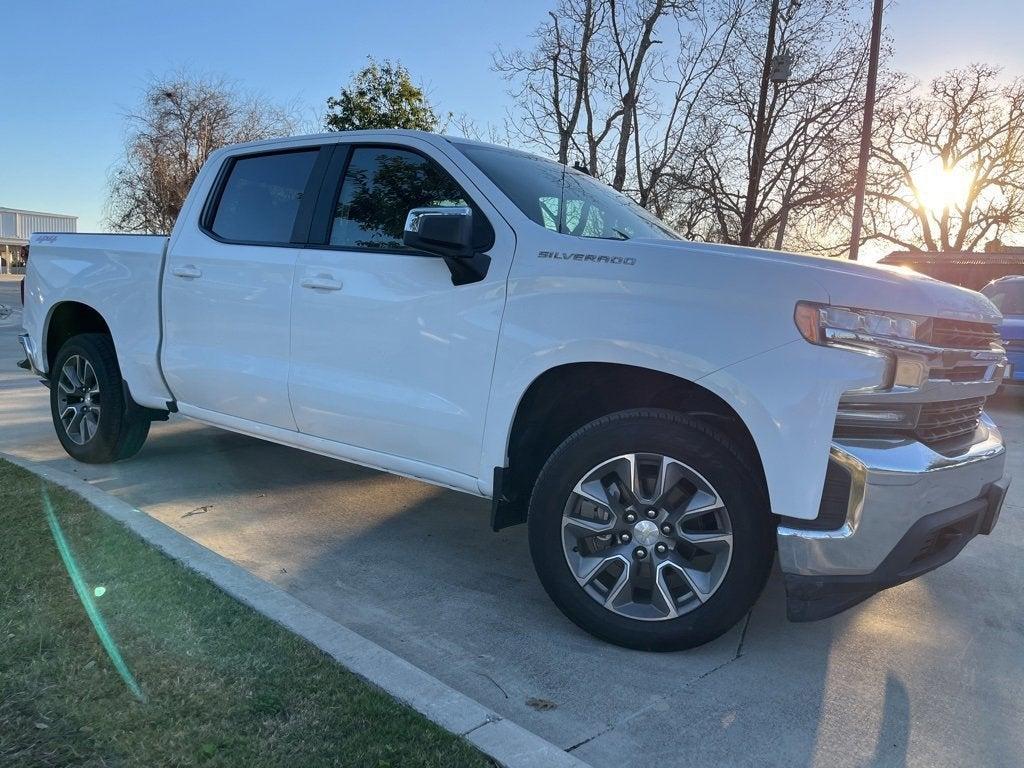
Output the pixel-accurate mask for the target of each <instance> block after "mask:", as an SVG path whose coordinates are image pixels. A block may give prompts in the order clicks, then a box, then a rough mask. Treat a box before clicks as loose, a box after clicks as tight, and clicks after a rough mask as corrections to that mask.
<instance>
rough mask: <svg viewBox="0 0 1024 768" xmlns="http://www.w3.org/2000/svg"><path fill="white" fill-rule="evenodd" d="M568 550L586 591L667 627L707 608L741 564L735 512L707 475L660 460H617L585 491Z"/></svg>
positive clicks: (570, 505)
mask: <svg viewBox="0 0 1024 768" xmlns="http://www.w3.org/2000/svg"><path fill="white" fill-rule="evenodd" d="M562 548H563V551H564V553H565V559H566V562H567V564H568V565H569V569H570V571H571V572H572V574H573V576H574V577H575V578H576V581H577V583H578V584H579V585H580V587H582V588H583V590H584V591H585V592H586V593H587V594H588V595H589V596H590V597H591V598H592V599H593V600H595V601H596V602H598V603H599V604H601V605H603V606H604V607H605V608H607V609H608V610H610V611H613V612H615V613H617V614H619V615H622V616H625V617H627V618H631V619H639V620H643V621H664V620H667V619H674V618H676V617H678V616H681V615H683V614H685V613H689V612H690V611H692V610H695V609H696V608H698V607H700V606H701V605H702V604H704V603H705V602H707V601H708V600H709V599H710V598H711V596H712V595H713V594H714V593H715V592H716V591H717V589H718V588H719V586H721V584H722V581H723V580H724V578H725V575H726V573H727V572H728V570H729V564H730V562H731V560H732V550H733V536H732V525H731V522H730V518H729V511H728V509H726V506H725V503H724V502H723V501H722V498H721V496H719V494H718V492H717V491H716V490H715V489H714V487H713V486H712V485H711V483H710V482H708V480H707V479H705V478H704V477H703V476H702V475H701V474H700V473H699V472H697V471H696V470H695V469H693V468H692V467H690V466H689V465H687V464H685V463H684V462H682V461H679V460H677V459H674V458H671V457H669V456H663V455H661V454H653V453H634V454H626V455H623V456H617V457H615V458H613V459H609V460H607V461H605V462H602V463H601V464H599V465H597V466H596V467H594V468H593V469H591V470H590V471H589V472H587V473H586V474H585V475H584V476H583V478H582V479H580V481H579V482H578V483H577V484H576V486H575V487H574V489H573V491H572V493H571V494H570V495H569V499H568V501H567V503H566V506H565V510H564V512H563V514H562Z"/></svg>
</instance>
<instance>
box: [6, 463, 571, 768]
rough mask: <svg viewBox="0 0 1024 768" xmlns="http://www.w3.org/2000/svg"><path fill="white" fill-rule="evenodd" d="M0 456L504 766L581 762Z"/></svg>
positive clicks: (127, 514)
mask: <svg viewBox="0 0 1024 768" xmlns="http://www.w3.org/2000/svg"><path fill="white" fill-rule="evenodd" d="M0 458H3V459H6V460H7V461H9V462H11V463H12V464H15V465H17V466H19V467H21V468H22V469H26V470H28V471H29V472H32V473H34V474H36V475H38V476H39V477H41V478H43V479H44V480H48V481H50V482H51V483H54V484H56V485H59V486H61V487H63V488H66V489H67V490H69V491H72V492H73V493H76V494H78V495H79V496H81V497H83V498H84V499H85V500H86V501H88V502H89V503H90V504H92V505H93V506H95V507H96V508H97V509H99V510H100V511H102V512H104V513H105V514H107V515H108V516H110V517H112V518H113V519H115V520H117V521H119V522H121V523H123V524H124V525H125V526H127V527H128V528H129V529H130V530H132V531H133V532H134V533H135V534H137V535H138V536H140V537H141V538H143V539H144V540H145V541H147V542H148V543H150V544H152V545H153V546H154V547H156V548H157V549H159V550H161V551H162V552H164V553H165V554H167V555H168V556H169V557H171V558H173V559H175V560H177V561H179V562H180V563H182V564H184V565H185V566H186V567H188V568H191V569H192V570H193V571H196V572H197V573H200V574H202V575H203V576H205V577H206V578H207V579H209V580H210V581H212V582H213V583H214V584H216V585H217V586H218V587H220V588H221V589H222V590H224V591H225V592H227V593H228V594H229V595H231V596H232V597H234V598H235V599H236V600H239V601H241V602H242V603H245V604H246V605H248V606H250V607H251V608H253V609H255V610H257V611H259V612H260V613H262V614H263V615H264V616H266V617H267V618H269V619H271V620H273V621H276V622H277V623H278V624H281V625H282V626H284V627H286V628H287V629H289V630H290V631H292V632H294V633H295V634H297V635H299V636H301V637H303V638H305V639H306V640H308V641H309V642H311V643H312V644H313V645H315V646H316V647H317V648H319V649H320V650H322V651H324V653H327V654H329V655H330V656H332V657H333V658H334V659H336V660H337V661H339V662H340V663H341V664H342V665H343V666H345V667H346V668H347V669H349V670H350V671H352V672H353V673H355V674H356V675H358V676H359V677H361V678H362V679H363V680H366V681H367V682H369V683H371V684H373V685H375V686H377V687H378V688H380V689H381V690H383V691H386V692H387V693H388V694H390V695H391V696H393V697H394V698H396V699H398V700H399V701H401V702H402V703H403V704H406V705H408V706H410V707H412V708H413V709H415V710H416V711H417V712H419V713H421V714H422V715H423V716H425V717H426V718H427V719H428V720H431V721H433V722H434V723H437V724H438V725H439V726H441V727H442V728H444V729H445V730H447V731H450V732H451V733H454V734H456V735H458V736H462V737H463V738H465V739H466V740H467V741H469V742H470V743H471V744H473V745H474V746H475V747H476V748H477V749H479V750H480V751H481V752H483V753H484V754H486V755H488V756H489V757H491V758H492V759H493V760H495V761H497V762H498V763H499V764H500V765H503V766H506V767H507V768H587V765H588V764H587V763H584V762H583V761H582V760H580V759H578V758H576V757H574V756H573V755H570V754H569V753H568V752H566V751H565V750H562V749H560V748H559V747H557V746H556V745H554V744H552V743H551V742H549V741H546V740H545V739H542V738H541V737H539V736H537V735H536V734H534V733H531V732H530V731H528V730H526V729H525V728H523V727H521V726H519V725H516V724H515V723H513V722H511V721H509V720H506V719H504V718H502V717H501V716H500V715H499V714H497V713H496V712H494V711H493V710H490V709H488V708H487V707H485V706H483V705H482V704H480V703H479V702H477V701H475V700H473V699H471V698H469V697H468V696H466V695H464V694H461V693H459V692H458V691H456V690H455V689H453V688H450V687H449V686H447V685H445V684H444V683H442V682H441V681H440V680H438V679H437V678H435V677H433V676H431V675H428V674H427V673H426V672H424V671H423V670H421V669H419V668H418V667H416V666H413V665H412V664H410V663H409V662H408V661H406V660H404V659H402V658H401V657H399V656H396V655H395V654H393V653H392V652H391V651H388V650H387V649H385V648H382V647H381V646H379V645H377V644H376V643H374V642H372V641H370V640H367V639H366V638H365V637H363V636H362V635H359V634H357V633H356V632H353V631H352V630H351V629H348V628H347V627H345V626H344V625H342V624H339V623H338V622H336V621H334V620H332V619H329V618H327V617H326V616H324V615H323V614H321V613H318V612H317V611H315V610H313V609H312V608H310V607H309V606H308V605H306V604H305V603H303V602H301V601H300V600H298V599H296V598H294V597H292V596H291V595H289V594H288V593H287V592H284V591H283V590H281V589H278V588H277V587H275V586H273V585H271V584H268V583H267V582H265V581H262V580H261V579H258V578H257V577H255V576H253V575H252V574H251V573H249V572H248V571H246V570H245V569H244V568H242V567H240V566H238V565H235V564H234V563H232V562H231V561H230V560H227V559H226V558H224V557H221V556H220V555H218V554H217V553H216V552H213V551H211V550H209V549H207V548H206V547H204V546H202V545H201V544H198V543H196V542H195V541H193V540H192V539H190V538H188V537H187V536H184V535H183V534H180V533H178V532H177V531H175V530H174V529H173V528H169V527H168V526H166V525H164V524H163V523H161V522H159V521H158V520H155V519H154V518H152V517H150V516H149V515H147V514H146V513H145V512H142V511H140V510H138V509H136V508H135V507H133V506H131V505H130V504H126V503H125V502H123V501H121V500H120V499H118V498H116V497H114V496H111V495H110V494H108V493H106V492H105V491H101V490H100V489H99V488H96V487H95V486H93V485H90V484H89V483H87V482H85V481H84V480H80V479H79V478H77V477H74V476H72V475H69V474H67V473H66V472H62V471H61V470H58V469H52V468H50V467H45V466H41V465H39V464H36V463H34V462H30V461H26V460H24V459H21V458H18V457H17V456H11V455H10V454H8V453H3V452H0Z"/></svg>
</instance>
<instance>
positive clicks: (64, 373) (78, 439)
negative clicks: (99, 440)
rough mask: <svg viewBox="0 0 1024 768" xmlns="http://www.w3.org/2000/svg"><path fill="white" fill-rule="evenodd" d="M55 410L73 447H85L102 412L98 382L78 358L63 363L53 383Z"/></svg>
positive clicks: (92, 370) (89, 369) (95, 428)
mask: <svg viewBox="0 0 1024 768" xmlns="http://www.w3.org/2000/svg"><path fill="white" fill-rule="evenodd" d="M57 409H58V412H59V414H60V422H61V424H63V425H64V431H65V432H66V433H67V436H68V438H69V439H70V440H71V442H73V443H75V445H85V444H86V443H88V442H89V441H90V440H92V438H93V437H94V436H95V435H96V431H97V430H98V429H99V424H100V415H101V413H102V408H101V402H100V383H99V380H98V379H97V378H96V371H95V370H94V369H93V367H92V363H90V362H89V361H88V360H86V359H85V358H84V357H82V356H81V355H72V356H71V357H69V358H68V359H67V360H66V361H64V366H63V367H62V368H61V370H60V378H59V379H58V380H57Z"/></svg>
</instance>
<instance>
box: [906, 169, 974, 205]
mask: <svg viewBox="0 0 1024 768" xmlns="http://www.w3.org/2000/svg"><path fill="white" fill-rule="evenodd" d="M913 176H914V184H915V185H916V186H917V192H918V199H919V200H920V201H921V203H922V205H924V207H925V208H927V209H928V210H929V211H932V212H936V213H938V212H941V211H942V210H943V209H944V208H947V207H948V208H950V209H953V208H956V207H957V206H961V207H962V206H963V204H964V201H965V200H966V198H967V193H968V191H969V189H970V186H971V177H970V174H969V173H968V172H967V170H966V169H965V168H963V167H962V166H959V165H957V166H953V167H952V168H945V167H943V164H942V161H941V160H939V159H935V160H933V161H932V162H930V163H928V164H927V165H925V166H923V167H921V168H919V169H918V170H917V171H915V172H914V174H913Z"/></svg>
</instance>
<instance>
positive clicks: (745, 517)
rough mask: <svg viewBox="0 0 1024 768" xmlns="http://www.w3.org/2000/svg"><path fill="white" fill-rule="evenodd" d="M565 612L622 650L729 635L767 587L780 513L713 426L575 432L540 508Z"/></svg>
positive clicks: (539, 565)
mask: <svg viewBox="0 0 1024 768" xmlns="http://www.w3.org/2000/svg"><path fill="white" fill-rule="evenodd" d="M529 537H530V552H531V554H532V556H533V561H534V565H535V567H536V569H537V573H538V575H539V577H540V579H541V582H542V583H543V585H544V588H545V589H546V590H547V592H548V595H550V597H551V599H552V600H553V601H554V602H555V604H556V605H557V606H558V607H559V608H560V609H561V610H562V612H563V613H565V615H566V616H568V617H569V618H570V619H572V621H574V622H575V623H576V624H578V625H579V626H581V627H582V628H584V629H586V630H587V631H588V632H590V633H592V634H594V635H596V636H598V637H601V638H603V639H605V640H608V641H610V642H613V643H616V644H617V645H623V646H627V647H630V648H638V649H642V650H655V651H668V650H678V649H682V648H691V647H693V646H696V645H701V644H702V643H706V642H708V641H710V640H713V639H714V638H716V637H718V636H720V635H721V634H723V633H724V632H726V631H727V630H728V629H729V628H730V627H732V626H733V625H734V624H736V623H737V622H738V621H739V620H740V619H741V618H742V617H743V615H744V614H745V613H746V612H747V611H748V610H749V609H750V607H751V606H752V605H753V604H754V601H755V600H756V599H757V597H758V595H759V594H760V592H761V589H762V588H763V587H764V583H765V581H766V579H767V577H768V571H769V568H770V566H771V561H772V556H773V551H774V548H773V545H772V526H771V515H770V514H769V510H768V504H767V500H766V498H765V493H764V490H763V489H762V487H761V484H760V483H758V482H757V480H756V479H755V476H754V474H753V472H752V471H751V470H750V469H749V467H748V464H747V461H746V460H745V458H744V457H743V454H742V453H741V452H740V451H739V450H737V449H736V448H735V447H734V446H733V445H732V444H731V443H730V441H729V440H728V438H727V437H726V436H725V435H723V434H721V433H720V432H718V431H717V430H716V429H714V428H713V427H711V426H709V425H707V424H706V423H704V422H701V421H697V420H695V419H692V418H689V417H687V416H685V415H682V414H679V413H676V412H673V411H666V410H657V409H642V410H633V411H622V412H619V413H615V414H611V415H609V416H605V417H603V418H601V419H598V420H596V421H593V422H591V423H590V424H587V425H586V426H584V427H582V428H580V429H579V430H577V431H576V432H575V433H574V434H572V435H571V436H570V437H569V438H568V439H567V440H566V441H565V442H564V443H562V445H561V446H559V448H558V449H557V450H556V451H555V452H554V453H553V454H552V456H551V458H550V459H549V460H548V462H547V464H545V466H544V468H543V469H542V470H541V473H540V476H539V477H538V479H537V483H536V486H535V487H534V491H533V495H532V497H531V500H530V512H529Z"/></svg>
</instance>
